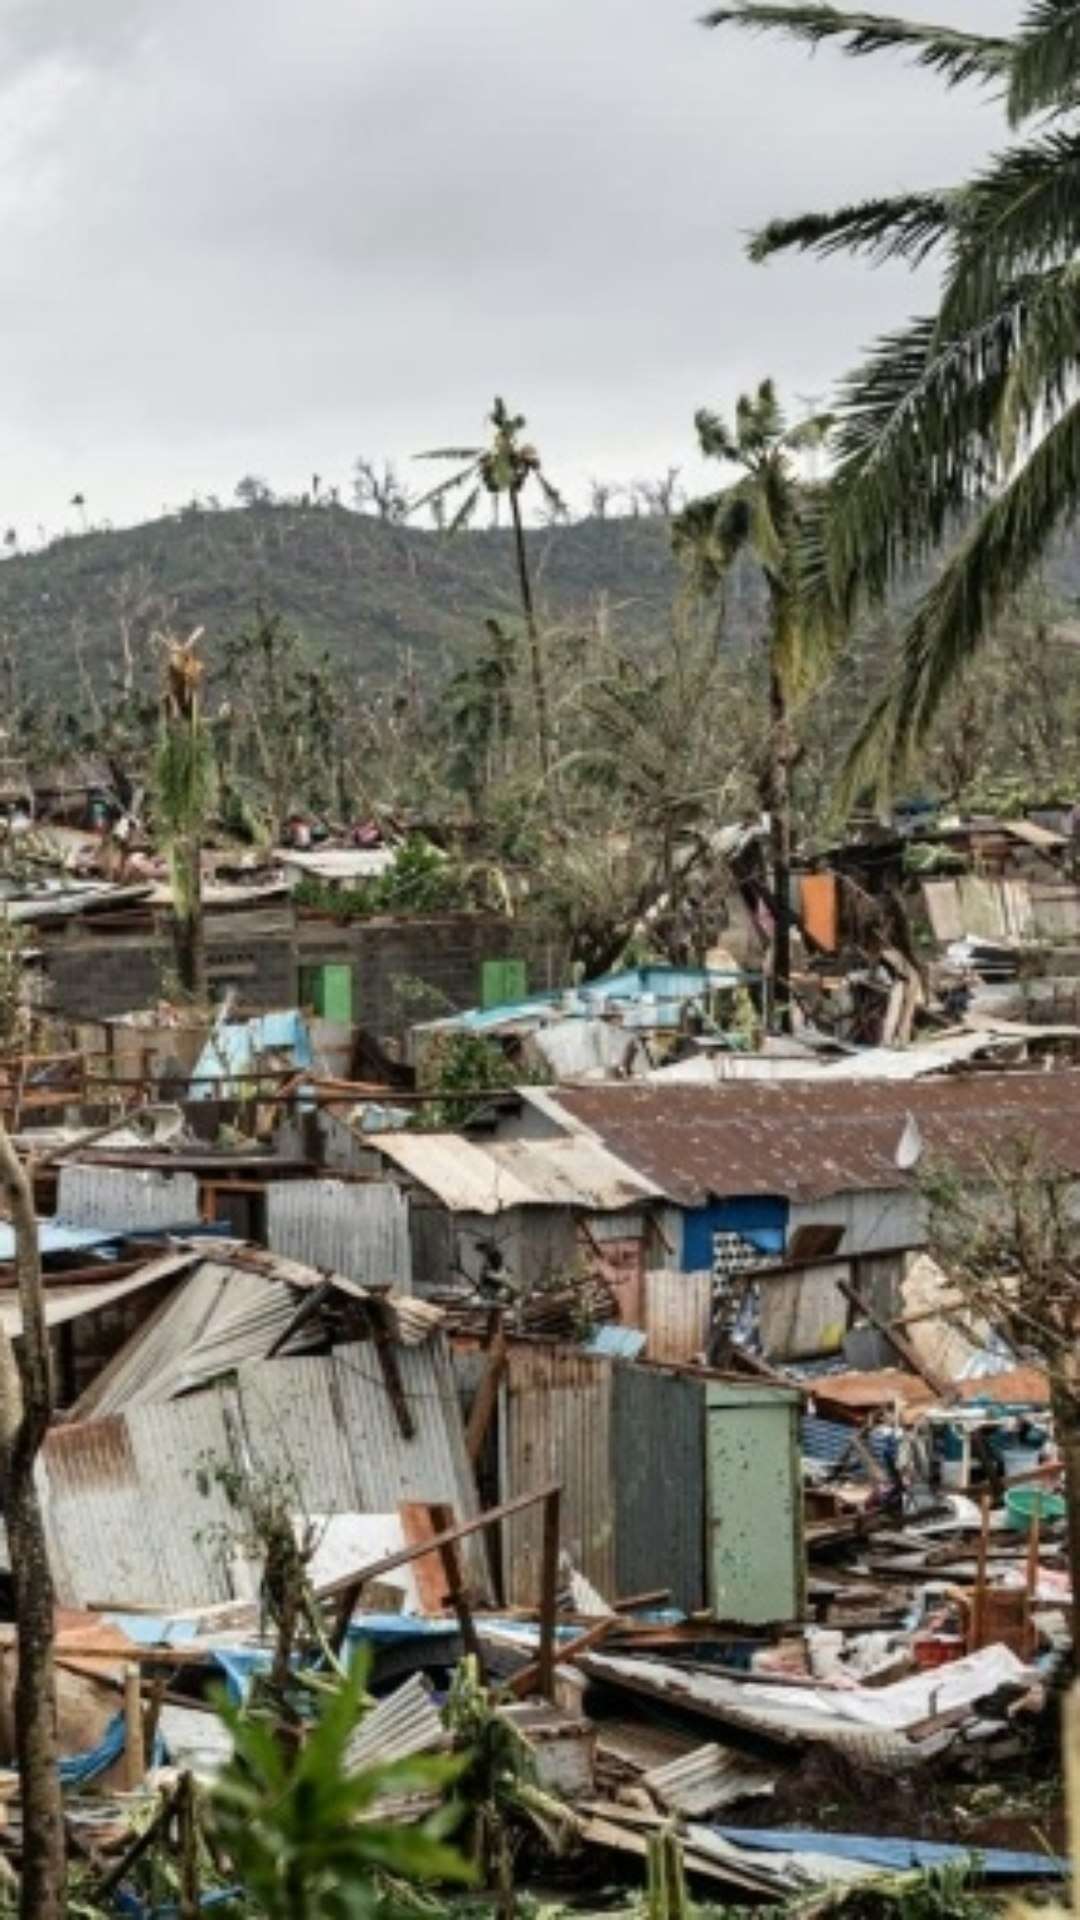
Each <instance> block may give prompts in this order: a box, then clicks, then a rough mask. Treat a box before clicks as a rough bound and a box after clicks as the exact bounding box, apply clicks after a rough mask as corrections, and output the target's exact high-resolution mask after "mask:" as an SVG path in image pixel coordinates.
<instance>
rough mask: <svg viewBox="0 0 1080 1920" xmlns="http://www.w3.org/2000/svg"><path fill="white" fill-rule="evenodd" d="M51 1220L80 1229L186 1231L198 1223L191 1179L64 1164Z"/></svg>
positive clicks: (183, 1175)
mask: <svg viewBox="0 0 1080 1920" xmlns="http://www.w3.org/2000/svg"><path fill="white" fill-rule="evenodd" d="M56 1217H57V1219H58V1220H60V1221H67V1222H69V1223H71V1224H75V1225H78V1226H80V1227H187V1226H193V1225H194V1224H195V1223H196V1222H197V1221H198V1220H199V1217H200V1215H199V1183H198V1180H197V1179H196V1178H195V1175H194V1174H193V1173H162V1172H159V1171H158V1170H157V1169H153V1170H150V1169H147V1168H140V1167H102V1166H97V1165H94V1166H90V1165H84V1164H82V1163H81V1162H78V1163H74V1164H73V1163H72V1162H70V1161H69V1162H67V1163H66V1164H65V1165H63V1166H61V1168H60V1177H59V1183H58V1186H57V1196H56Z"/></svg>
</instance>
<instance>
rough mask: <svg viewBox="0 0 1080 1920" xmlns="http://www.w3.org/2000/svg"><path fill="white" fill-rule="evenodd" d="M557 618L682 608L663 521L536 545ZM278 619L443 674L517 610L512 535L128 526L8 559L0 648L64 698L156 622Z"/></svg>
mask: <svg viewBox="0 0 1080 1920" xmlns="http://www.w3.org/2000/svg"><path fill="white" fill-rule="evenodd" d="M529 538H530V544H531V549H532V559H533V564H534V567H535V569H536V577H537V580H538V582H539V594H540V599H541V603H542V605H543V606H544V608H545V612H546V614H547V615H548V617H550V618H552V619H560V618H563V617H566V616H569V615H574V614H576V615H579V616H580V615H582V614H584V613H585V612H586V611H587V610H588V609H589V608H590V606H593V605H596V604H597V603H598V602H599V601H600V600H601V599H602V598H603V597H606V599H607V601H608V604H609V606H610V608H611V609H612V611H613V612H615V611H617V612H618V615H619V620H620V625H621V626H622V628H623V630H624V631H626V632H627V633H628V634H633V635H637V636H643V635H644V634H646V633H647V632H648V631H649V630H650V629H655V627H656V625H657V623H658V622H660V623H661V624H662V623H663V620H664V618H665V615H666V613H667V612H668V610H669V609H670V605H671V597H672V591H673V588H674V584H675V574H674V569H673V566H672V562H671V556H670V551H669V543H668V529H667V524H666V522H665V521H663V520H662V519H659V518H657V519H649V518H645V517H642V518H638V519H626V520H586V521H582V522H580V523H578V524H576V525H573V526H567V527H558V528H553V529H545V530H543V531H538V532H535V533H532V534H530V536H529ZM259 601H262V602H264V603H266V604H267V605H269V606H271V607H273V608H275V609H277V610H278V611H280V612H281V613H282V614H284V615H285V617H286V618H287V619H288V620H289V622H290V623H291V624H293V625H294V626H296V627H297V628H298V629H299V630H300V631H301V632H302V633H303V634H304V635H305V636H306V637H307V639H308V640H309V641H310V642H311V643H312V644H313V645H315V646H316V647H318V648H319V649H320V650H321V649H326V650H328V651H329V652H330V653H331V655H332V656H333V657H334V658H335V659H337V660H340V661H341V662H342V664H343V665H346V664H347V665H348V667H349V668H350V669H351V670H353V671H359V672H362V673H370V674H373V675H378V676H382V675H384V674H386V673H388V672H389V671H391V670H392V669H393V668H394V667H395V666H396V665H397V664H398V663H399V662H400V661H401V659H402V658H403V656H404V655H405V654H406V653H407V652H408V651H409V650H411V651H412V652H413V654H414V656H415V658H416V661H417V664H418V665H421V666H435V665H439V664H443V663H447V662H449V661H450V660H452V659H453V658H454V656H455V655H459V654H460V652H461V650H462V648H463V647H464V646H466V645H467V644H468V643H469V642H470V641H471V640H472V639H473V638H474V637H475V636H476V635H477V633H478V632H479V631H480V626H481V622H482V620H483V619H484V618H485V617H486V616H492V615H494V616H500V615H504V616H513V615H514V614H515V613H516V611H517V609H518V601H517V596H516V586H515V575H514V570H513V553H512V548H511V539H510V535H509V533H508V532H504V531H498V530H485V531H468V532H463V533H459V534H456V535H454V536H452V537H448V536H446V535H440V534H438V533H436V532H434V531H427V530H424V529H422V528H418V527H411V526H405V527H402V526H396V525H392V524H386V523H384V522H382V521H380V520H378V519H376V518H374V517H369V516H365V515H361V514H358V513H352V512H349V511H348V510H347V509H345V508H344V507H340V506H331V505H325V506H324V505H317V506H309V505H303V504H293V503H284V502H283V503H276V504H273V505H268V506H257V507H251V508H232V509H221V510H216V511H215V510H210V509H203V508H195V507H189V508H186V509H184V510H183V511H182V512H180V513H178V514H175V515H169V516H168V517H166V518H164V519H161V520H155V521H150V522H148V523H147V524H146V525H144V526H139V527H133V528H130V529H126V530H123V531H118V532H116V531H108V532H96V531H90V532H87V533H84V534H79V535H67V536H65V537H64V538H62V539H60V540H57V541H54V542H53V543H52V544H51V545H50V546H48V547H46V548H43V549H42V550H41V551H39V552H35V553H28V554H13V555H11V556H10V557H9V558H7V559H5V560H4V561H3V562H2V563H0V646H2V647H3V650H4V652H5V653H7V654H8V655H9V657H13V658H14V660H15V661H16V662H17V663H18V670H19V673H20V676H21V677H22V678H23V683H24V685H26V686H32V687H35V688H37V689H39V690H40V691H42V692H50V693H52V694H54V695H58V696H60V697H61V698H62V697H63V696H64V695H65V694H66V693H68V692H69V691H73V688H74V684H75V683H74V682H73V678H72V675H73V669H74V667H75V665H76V662H77V660H78V659H79V657H80V656H81V658H82V660H83V661H84V662H85V664H86V666H87V668H88V669H89V670H90V672H91V673H92V674H93V675H94V677H95V678H104V676H105V674H106V672H107V670H108V666H109V665H110V664H111V663H116V662H118V661H119V659H120V657H121V633H122V628H123V627H124V625H125V623H126V624H127V625H128V627H129V629H130V631H131V633H132V636H133V644H134V646H135V650H136V652H137V653H138V652H141V651H142V649H143V646H144V644H145V640H146V637H147V636H148V635H149V634H150V633H151V632H152V631H153V629H154V628H155V627H162V626H166V625H168V626H172V627H175V628H180V629H185V630H187V629H190V628H191V627H194V626H199V625H201V626H205V628H206V630H207V636H208V644H209V646H210V648H211V651H212V650H213V646H214V642H215V640H217V639H220V638H222V637H225V636H227V635H228V634H230V633H234V632H235V631H236V630H237V629H238V628H239V627H240V626H242V625H243V624H244V623H245V622H246V621H248V620H249V619H250V616H251V614H252V611H253V609H254V607H255V605H256V603H257V602H259Z"/></svg>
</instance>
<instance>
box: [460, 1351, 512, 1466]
mask: <svg viewBox="0 0 1080 1920" xmlns="http://www.w3.org/2000/svg"><path fill="white" fill-rule="evenodd" d="M505 1371H506V1333H505V1331H504V1329H503V1326H502V1324H501V1322H500V1324H499V1327H498V1329H497V1331H496V1333H495V1336H494V1338H493V1340H492V1343H491V1345H490V1347H489V1348H488V1359H487V1365H486V1367H485V1368H484V1372H483V1375H482V1377H481V1380H480V1385H479V1386H478V1387H477V1389H476V1393H475V1394H474V1396H473V1403H472V1406H471V1407H470V1408H469V1424H468V1426H467V1427H466V1429H465V1450H466V1452H467V1453H468V1456H469V1459H470V1460H471V1462H472V1464H473V1466H474V1467H475V1465H476V1463H477V1461H478V1460H479V1458H480V1455H481V1454H482V1452H483V1450H484V1441H485V1440H486V1439H487V1434H488V1428H489V1427H490V1425H491V1416H492V1414H493V1413H494V1412H495V1408H496V1406H497V1405H498V1399H499V1383H500V1381H501V1380H502V1377H503V1374H504V1373H505Z"/></svg>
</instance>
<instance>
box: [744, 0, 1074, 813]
mask: <svg viewBox="0 0 1080 1920" xmlns="http://www.w3.org/2000/svg"><path fill="white" fill-rule="evenodd" d="M706 25H709V26H714V27H719V26H732V27H735V28H743V29H746V30H748V31H751V32H759V31H768V30H773V31H777V32H780V33H783V34H786V35H788V36H789V37H794V38H795V39H797V40H801V41H802V42H804V43H806V44H808V45H810V46H816V45H818V44H819V43H820V42H822V41H825V40H829V39H837V40H839V42H840V43H841V45H842V47H843V48H844V50H845V51H846V52H848V53H850V54H855V55H865V54H871V53H876V52H879V51H884V50H887V49H890V48H892V49H900V50H904V49H906V50H908V51H909V52H911V53H912V54H913V55H914V56H915V58H916V59H917V60H918V61H919V62H920V63H921V64H922V65H924V66H927V67H930V68H933V69H934V70H936V71H937V72H939V73H940V74H941V75H942V76H943V78H944V79H945V80H946V82H947V83H948V84H949V85H950V86H952V85H957V84H960V83H962V82H975V83H977V84H982V85H984V86H985V85H990V86H993V87H995V88H996V89H997V90H998V91H999V92H1001V93H1002V94H1003V96H1004V99H1005V101H1006V104H1007V109H1008V115H1009V121H1010V124H1011V125H1012V126H1013V127H1024V128H1025V132H1024V133H1023V135H1022V136H1021V137H1018V138H1015V139H1014V140H1013V141H1012V142H1011V143H1010V144H1009V145H1007V146H1006V147H1005V148H1004V150H1003V151H1001V152H1000V153H998V154H997V155H996V156H995V157H994V158H993V159H992V160H990V162H989V163H988V164H987V165H986V166H985V167H984V168H983V169H982V170H981V171H980V172H978V173H977V174H976V175H975V176H974V177H973V178H972V179H970V180H968V181H966V182H965V183H963V184H961V185H960V186H957V187H950V188H943V189H940V190H937V191H933V192H916V193H902V194H896V195H891V196H886V197H883V198H877V199H872V200H866V201H861V202H855V203H853V204H851V205H849V206H845V207H841V208H840V209H839V210H838V211H836V212H833V213H829V214H804V215H801V216H799V217H797V218H794V219H784V220H777V221H773V222H772V223H770V225H769V226H767V227H766V228H764V229H763V230H762V231H761V232H760V233H758V234H757V235H756V236H755V237H754V238H753V240H752V241H751V244H750V253H751V257H752V258H754V259H757V260H764V259H767V258H768V257H769V256H770V255H772V254H774V253H777V252H779V251H781V250H783V249H786V248H798V249H802V250H803V251H807V252H813V253H817V254H820V255H829V254H831V253H834V252H838V251H841V250H847V251H849V252H853V253H856V254H862V255H864V256H867V257H869V258H870V259H871V260H872V261H874V262H877V261H882V260H896V259H899V260H907V261H908V262H910V263H911V264H912V265H917V264H919V263H921V262H922V261H925V260H926V259H928V258H929V257H931V256H934V255H936V256H938V257H939V258H940V260H941V263H942V267H943V277H942V284H941V292H940V297H939V301H938V306H937V310H936V311H935V312H933V313H931V314H929V315H926V316H924V317H922V318H919V319H916V320H914V321H912V322H910V323H909V324H908V325H907V326H906V327H904V328H903V329H902V330H900V331H898V332H897V333H894V334H892V335H890V336H888V337H886V338H885V339H883V340H881V341H880V342H879V343H878V344H877V346H876V348H875V349H874V350H873V352H872V353H871V355H870V356H869V358H868V359H867V360H866V362H865V363H864V365H862V366H861V367H860V368H858V369H857V370H856V371H855V372H854V373H852V374H851V375H849V376H848V378H847V380H846V381H845V383H844V385H843V388H842V391H841V396H840V406H839V430H838V433H837V436H836V442H835V447H836V454H837V464H836V467H835V469H834V473H833V478H832V482H831V485H830V487H829V489H828V492H827V496H826V498H825V500H824V501H823V504H822V507H821V510H820V512H819V513H818V514H817V516H816V520H815V524H814V525H813V526H812V527H810V528H808V530H807V542H806V558H807V564H808V567H809V569H810V574H811V583H812V586H813V587H814V589H815V590H816V593H817V594H818V595H819V596H820V599H821V601H822V603H823V604H824V605H826V606H828V605H834V606H835V605H837V604H839V605H840V606H841V607H843V609H844V611H845V612H846V613H847V614H848V615H849V616H850V615H851V614H852V613H853V612H854V611H855V610H856V608H857V607H858V606H859V604H860V603H863V604H865V603H866V602H868V601H874V600H880V599H882V598H883V597H884V595H885V594H886V592H887V591H888V590H889V589H890V588H891V587H892V585H893V584H894V583H895V581H896V580H897V578H898V577H900V576H901V575H903V574H904V573H905V572H907V571H908V570H910V569H911V568H912V567H917V566H920V565H925V564H926V563H927V562H928V561H930V560H932V559H934V558H935V557H936V556H937V555H938V554H939V553H940V550H941V548H942V545H943V543H945V542H947V541H948V540H949V539H950V538H955V537H956V536H957V534H959V536H960V537H959V540H958V544H957V545H956V546H955V549H954V550H953V551H952V552H951V553H950V554H949V555H948V557H947V559H946V561H945V564H944V566H943V567H942V568H941V569H940V571H939V572H938V574H937V577H936V578H935V579H934V581H933V584H932V585H931V586H930V587H929V589H927V590H926V591H925V592H924V593H923V594H922V597H921V598H920V600H919V601H918V603H917V605H916V607H915V610H914V613H913V614H912V615H911V616H910V618H909V620H908V622H907V625H906V629H905V631H904V634H903V639H902V644H901V649H900V656H899V661H898V665H897V669H896V673H895V676H894V679H893V681H892V683H891V684H890V686H889V687H888V689H887V691H886V693H885V694H884V696H883V697H882V698H881V700H880V701H879V702H878V704H877V705H876V707H875V708H874V709H873V710H872V712H871V713H870V715H869V716H868V718H867V720H866V722H865V723H864V725H863V727H862V728H861V730H860V733H859V736H858V738H857V741H856V746H855V751H854V754H853V760H852V772H853V773H858V774H871V773H872V774H873V775H874V777H875V778H876V779H877V780H878V781H879V782H880V783H884V782H885V781H886V780H887V779H888V778H889V777H891V776H894V775H895V774H896V773H897V772H898V771H899V770H900V769H901V768H902V767H903V765H904V764H905V763H906V761H907V760H908V758H909V757H910V754H911V751H912V749H913V748H914V747H915V746H917V745H918V744H919V743H920V742H921V741H922V740H924V739H925V737H926V734H927V731H928V729H929V727H930V725H931V723H932V721H933V719H934V717H935V715H936V714H937V712H938V710H939V708H940V705H941V702H942V699H943V697H944V696H945V694H946V693H947V691H948V690H949V688H950V687H951V686H953V685H954V684H955V682H956V680H957V678H958V676H959V675H960V674H961V673H962V672H963V670H964V669H965V667H966V666H967V665H968V663H969V661H970V660H971V658H972V656H973V654H974V653H975V652H976V650H977V649H978V648H979V646H980V645H981V644H982V643H983V641H984V640H985V639H986V638H987V636H988V635H989V634H990V632H991V631H992V629H993V626H994V623H995V621H996V620H997V619H998V618H999V616H1000V615H1001V613H1002V612H1003V610H1004V609H1005V608H1006V607H1007V605H1008V603H1009V601H1010V599H1011V597H1012V596H1013V595H1014V594H1015V592H1016V591H1017V589H1018V588H1019V587H1020V586H1022V584H1023V583H1024V581H1025V580H1026V579H1027V578H1028V577H1029V575H1030V574H1031V572H1032V570H1033V568H1034V567H1035V566H1036V565H1037V563H1038V561H1039V559H1040V557H1041V556H1042V555H1043V553H1044V552H1045V550H1046V547H1047V543H1048V541H1049V540H1050V538H1051V536H1052V534H1053V533H1054V531H1055V529H1056V528H1057V527H1058V526H1059V525H1060V523H1061V521H1062V520H1063V518H1064V517H1065V516H1066V515H1068V514H1070V513H1072V512H1074V511H1075V510H1076V508H1077V506H1078V505H1080V394H1078V390H1077V383H1076V376H1077V372H1078V370H1080V117H1078V116H1080V4H1078V0H1027V6H1026V11H1025V13H1024V15H1023V18H1022V20H1021V22H1020V25H1019V26H1018V28H1017V30H1016V32H1015V33H1014V34H1013V35H1012V36H1011V37H1008V38H992V37H988V36H980V35H978V34H972V33H964V32H959V31H957V30H955V29H953V28H951V27H937V26H931V25H926V24H924V23H922V22H912V23H909V22H905V21H902V20H896V19H893V18H891V17H885V16H881V15H878V14H874V13H845V12H841V11H839V10H838V9H837V8H835V7H831V6H824V5H805V6H787V5H760V4H754V3H753V0H737V4H733V5H728V6H722V7H718V8H716V9H714V10H713V11H712V12H711V13H710V14H708V15H707V16H706ZM1033 114H1039V115H1040V116H1047V117H1045V118H1041V119H1040V121H1039V124H1038V125H1037V126H1036V127H1035V128H1034V130H1030V131H1029V130H1026V128H1027V123H1028V122H1029V121H1030V118H1031V116H1032V115H1033Z"/></svg>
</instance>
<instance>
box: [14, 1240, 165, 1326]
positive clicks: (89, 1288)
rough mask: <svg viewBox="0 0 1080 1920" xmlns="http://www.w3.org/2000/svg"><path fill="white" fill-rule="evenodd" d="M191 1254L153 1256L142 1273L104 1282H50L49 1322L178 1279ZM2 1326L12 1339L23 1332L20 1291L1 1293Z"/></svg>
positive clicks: (73, 1316)
mask: <svg viewBox="0 0 1080 1920" xmlns="http://www.w3.org/2000/svg"><path fill="white" fill-rule="evenodd" d="M191 1257H192V1256H191V1255H190V1254H169V1255H167V1256H166V1258H165V1259H163V1260H150V1261H148V1262H147V1264H146V1266H145V1267H140V1269H139V1271H138V1273H129V1274H128V1276H127V1278H126V1279H124V1280H106V1281H103V1282H102V1284H101V1286H99V1287H95V1286H93V1285H88V1284H87V1283H86V1282H85V1281H80V1282H79V1283H78V1284H77V1285H75V1286H69V1287H65V1286H63V1285H56V1284H55V1283H54V1282H51V1281H50V1283H49V1285H48V1286H47V1287H46V1289H45V1325H46V1326H47V1327H62V1326H64V1325H65V1324H66V1323H67V1322H68V1321H69V1320H80V1319H82V1317H83V1315H84V1314H88V1313H99V1312H100V1311H101V1310H102V1308H104V1307H112V1306H115V1305H116V1302H117V1301H118V1300H126V1299H127V1297H128V1295H129V1294H133V1293H141V1292H142V1290H143V1288H144V1287H153V1286H158V1285H160V1284H161V1283H162V1282H163V1281H166V1280H175V1278H176V1276H177V1274H178V1273H179V1272H181V1271H182V1270H183V1268H184V1267H186V1266H189V1265H190V1264H191ZM0 1327H3V1330H4V1332H5V1333H6V1334H7V1337H8V1339H9V1340H17V1339H18V1338H19V1336H20V1334H21V1333H22V1308H21V1306H20V1305H19V1299H18V1295H17V1294H15V1293H14V1292H13V1291H8V1290H5V1292H4V1293H3V1294H0Z"/></svg>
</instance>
